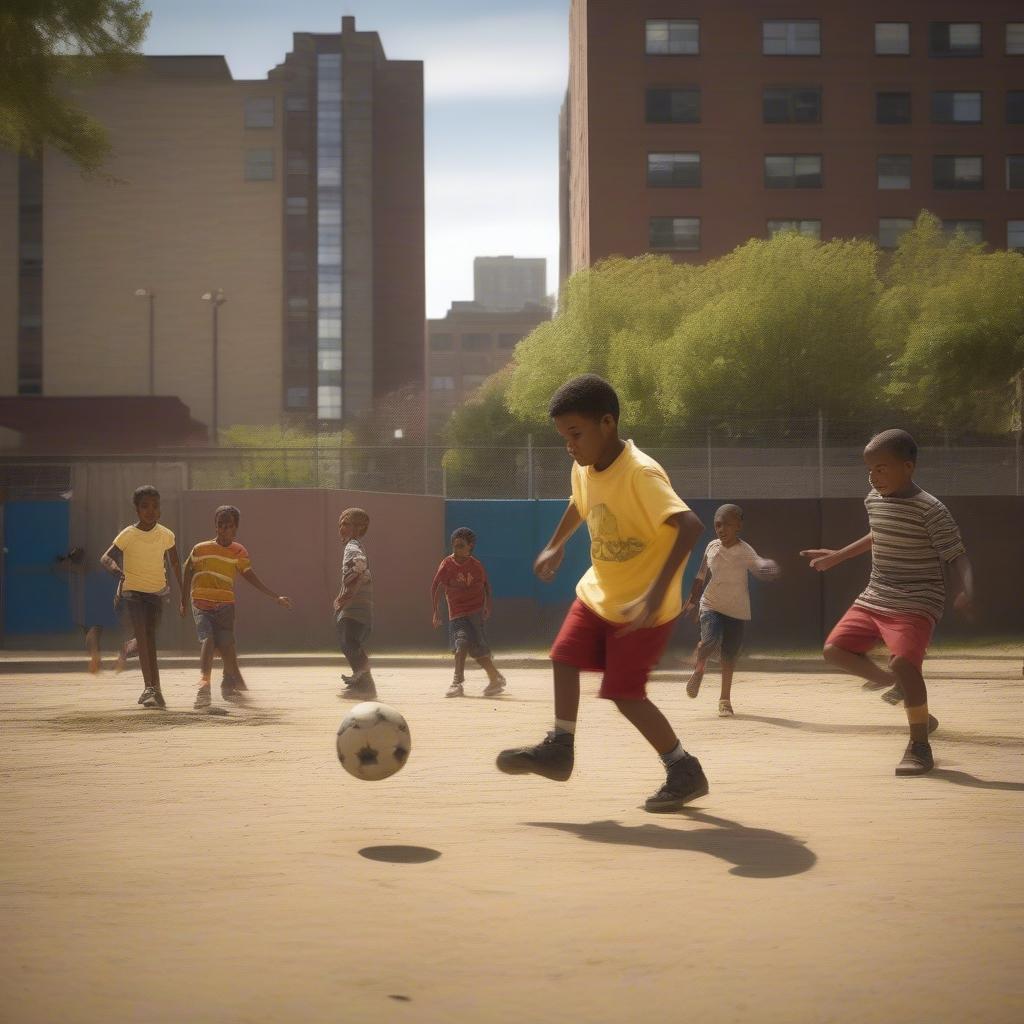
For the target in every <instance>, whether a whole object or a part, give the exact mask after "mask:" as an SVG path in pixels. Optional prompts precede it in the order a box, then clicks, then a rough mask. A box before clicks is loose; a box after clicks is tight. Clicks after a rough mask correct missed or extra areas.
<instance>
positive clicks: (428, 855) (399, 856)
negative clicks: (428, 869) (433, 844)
mask: <svg viewBox="0 0 1024 1024" xmlns="http://www.w3.org/2000/svg"><path fill="white" fill-rule="evenodd" d="M359 856H360V857H365V858H366V859H367V860H381V861H385V862H387V863H388V864H426V863H427V862H428V861H431V860H437V858H438V857H440V856H441V851H440V850H432V849H431V848H430V847H429V846H364V847H363V848H362V849H361V850H360V851H359Z"/></svg>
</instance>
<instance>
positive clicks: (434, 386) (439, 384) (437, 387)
mask: <svg viewBox="0 0 1024 1024" xmlns="http://www.w3.org/2000/svg"><path fill="white" fill-rule="evenodd" d="M430 390H431V391H454V390H455V378H454V377H431V378H430Z"/></svg>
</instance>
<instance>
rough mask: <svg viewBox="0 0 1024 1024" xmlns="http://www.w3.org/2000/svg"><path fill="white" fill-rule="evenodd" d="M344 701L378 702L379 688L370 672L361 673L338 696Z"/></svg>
mask: <svg viewBox="0 0 1024 1024" xmlns="http://www.w3.org/2000/svg"><path fill="white" fill-rule="evenodd" d="M338 696H339V697H341V699H342V700H376V699H377V687H376V685H375V684H374V682H373V676H371V675H370V673H369V672H361V673H360V674H359V675H357V676H356V677H355V679H353V680H352V682H351V683H349V684H348V686H346V687H345V689H344V690H342V691H341V693H339V694H338Z"/></svg>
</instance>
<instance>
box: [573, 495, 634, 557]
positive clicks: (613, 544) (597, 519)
mask: <svg viewBox="0 0 1024 1024" xmlns="http://www.w3.org/2000/svg"><path fill="white" fill-rule="evenodd" d="M587 529H588V530H590V557H591V558H592V559H593V560H594V561H595V562H628V561H629V560H630V559H632V558H636V556H637V555H639V554H640V553H641V552H642V551H643V550H644V548H645V547H646V545H645V544H644V542H643V541H642V540H640V539H639V538H637V537H623V536H622V535H621V534H620V533H619V521H618V519H616V517H615V514H614V513H613V512H612V511H611V510H610V509H609V508H608V506H607V505H595V506H594V507H593V508H592V509H591V510H590V515H588V516H587Z"/></svg>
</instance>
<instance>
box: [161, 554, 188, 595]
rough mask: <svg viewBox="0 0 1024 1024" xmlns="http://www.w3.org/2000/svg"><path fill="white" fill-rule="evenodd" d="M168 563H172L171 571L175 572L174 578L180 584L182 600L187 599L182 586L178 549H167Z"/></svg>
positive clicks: (179, 590) (179, 589)
mask: <svg viewBox="0 0 1024 1024" xmlns="http://www.w3.org/2000/svg"><path fill="white" fill-rule="evenodd" d="M166 553H167V561H169V562H170V563H171V569H172V570H173V572H174V578H175V580H176V581H177V583H178V593H179V594H180V595H181V597H182V599H184V597H185V591H184V589H183V587H182V585H181V562H179V561H178V549H177V548H168V549H167V552H166Z"/></svg>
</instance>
